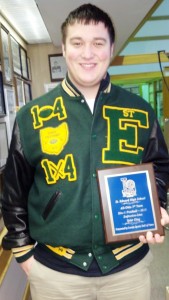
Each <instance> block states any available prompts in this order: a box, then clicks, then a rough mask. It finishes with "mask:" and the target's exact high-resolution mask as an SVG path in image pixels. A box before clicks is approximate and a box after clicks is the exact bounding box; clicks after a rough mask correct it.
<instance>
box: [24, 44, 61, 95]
mask: <svg viewBox="0 0 169 300" xmlns="http://www.w3.org/2000/svg"><path fill="white" fill-rule="evenodd" d="M27 53H28V57H29V58H30V61H31V73H32V96H33V98H36V97H39V96H40V95H43V94H44V93H45V88H44V84H49V83H51V80H50V70H49V60H48V55H49V54H58V53H61V48H60V47H59V48H57V47H55V46H54V45H53V44H38V45H37V44H36V45H28V47H27Z"/></svg>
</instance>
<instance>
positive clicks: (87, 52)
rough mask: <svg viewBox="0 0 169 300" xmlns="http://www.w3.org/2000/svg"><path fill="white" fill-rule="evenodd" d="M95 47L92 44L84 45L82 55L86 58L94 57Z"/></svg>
mask: <svg viewBox="0 0 169 300" xmlns="http://www.w3.org/2000/svg"><path fill="white" fill-rule="evenodd" d="M93 55H94V53H93V47H92V46H91V45H84V47H83V52H82V56H83V57H84V58H86V59H89V58H91V57H93Z"/></svg>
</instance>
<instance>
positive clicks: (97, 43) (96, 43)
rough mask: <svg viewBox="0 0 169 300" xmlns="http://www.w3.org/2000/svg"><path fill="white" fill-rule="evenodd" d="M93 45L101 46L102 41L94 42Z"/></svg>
mask: <svg viewBox="0 0 169 300" xmlns="http://www.w3.org/2000/svg"><path fill="white" fill-rule="evenodd" d="M95 46H96V47H101V46H103V42H95Z"/></svg>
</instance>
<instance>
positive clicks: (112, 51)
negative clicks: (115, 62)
mask: <svg viewBox="0 0 169 300" xmlns="http://www.w3.org/2000/svg"><path fill="white" fill-rule="evenodd" d="M113 54H114V44H112V46H111V58H113Z"/></svg>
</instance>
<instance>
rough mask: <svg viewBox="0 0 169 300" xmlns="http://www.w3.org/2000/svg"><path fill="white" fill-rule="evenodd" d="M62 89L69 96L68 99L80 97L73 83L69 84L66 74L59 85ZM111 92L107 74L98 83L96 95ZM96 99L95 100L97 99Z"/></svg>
mask: <svg viewBox="0 0 169 300" xmlns="http://www.w3.org/2000/svg"><path fill="white" fill-rule="evenodd" d="M61 85H62V88H63V89H64V91H65V92H66V93H67V94H68V95H69V96H70V97H78V96H82V94H81V92H80V91H79V90H78V89H77V88H76V87H75V86H74V85H73V83H72V82H71V80H70V78H69V76H68V74H67V75H66V77H65V79H64V80H63V81H62V83H61ZM110 90H111V82H110V76H109V74H108V73H107V75H106V77H105V79H103V80H102V81H101V83H100V87H99V91H98V94H97V97H98V95H99V94H100V92H103V93H106V94H107V93H110ZM97 97H96V98H97Z"/></svg>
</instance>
